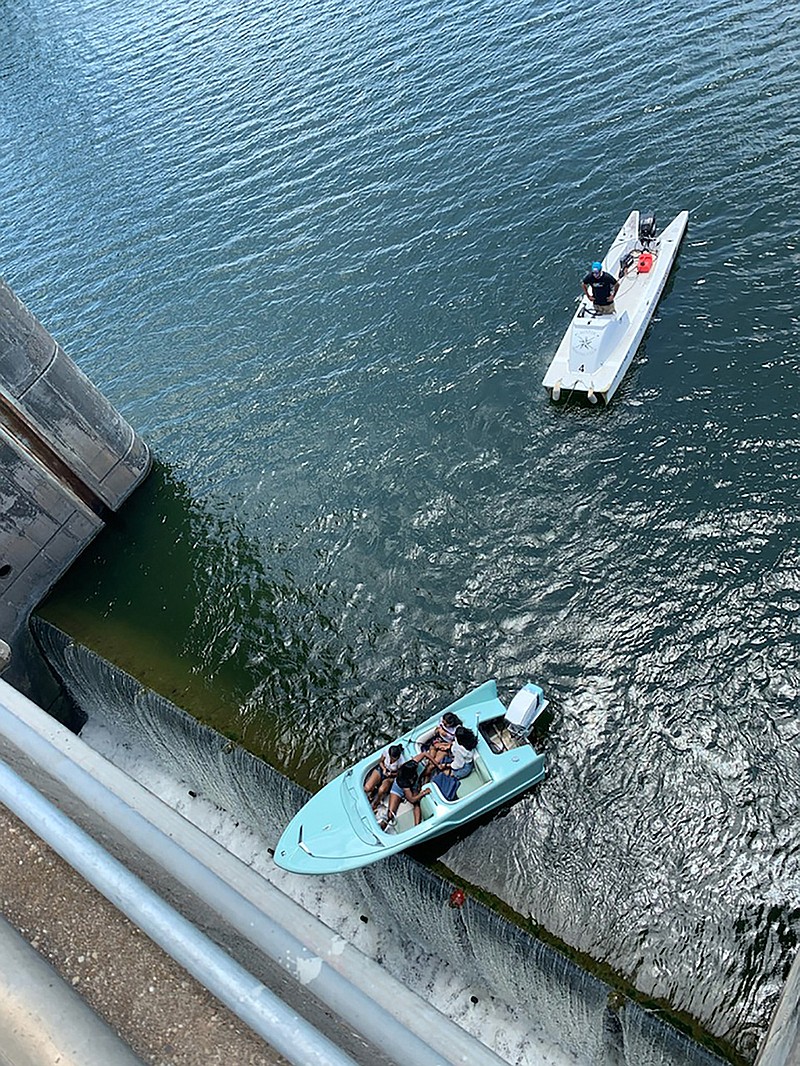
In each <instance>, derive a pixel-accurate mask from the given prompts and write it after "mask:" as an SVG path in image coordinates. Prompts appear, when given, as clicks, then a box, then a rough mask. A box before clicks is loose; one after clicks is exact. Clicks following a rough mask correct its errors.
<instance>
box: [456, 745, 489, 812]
mask: <svg viewBox="0 0 800 1066" xmlns="http://www.w3.org/2000/svg"><path fill="white" fill-rule="evenodd" d="M491 780H492V778H491V776H490V774H489V771H488V770H487V769H486V766H485V765H484V762H483V759H482V758H481V757H480V755H476V756H475V759H474V765H473V768H472V773H471V774H468V775H467V776H466V777H462V778H461V780H460V781H459V782H458V795H457V796H456V798H455V800H454V801H453V802H454V803H458V801H459V800H460V799H463V798H464V797H465V796H469V795H470V793H471V792H476V791H477V790H478V789H479V788H482V787H483V786H484V785H488V783H489V782H490V781H491Z"/></svg>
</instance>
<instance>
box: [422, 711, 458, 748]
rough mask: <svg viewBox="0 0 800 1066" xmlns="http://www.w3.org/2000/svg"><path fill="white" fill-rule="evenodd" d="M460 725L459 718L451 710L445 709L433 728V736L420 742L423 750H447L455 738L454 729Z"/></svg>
mask: <svg viewBox="0 0 800 1066" xmlns="http://www.w3.org/2000/svg"><path fill="white" fill-rule="evenodd" d="M460 725H461V719H460V718H459V717H458V715H457V714H454V713H453V712H452V711H445V712H444V714H443V715H442V717H441V718H440V719H439V724H438V725H437V726H436V729H435V730H434V733H433V736H432V737H430V738H429V739H428V740H426V741H425V742H424V743H422V744H420V751H423V752H430V751H433V752H437V751H438V752H448V751H449V750H450V745H451V744H452V743H453V741H454V740H455V736H456V729H458V727H459V726H460Z"/></svg>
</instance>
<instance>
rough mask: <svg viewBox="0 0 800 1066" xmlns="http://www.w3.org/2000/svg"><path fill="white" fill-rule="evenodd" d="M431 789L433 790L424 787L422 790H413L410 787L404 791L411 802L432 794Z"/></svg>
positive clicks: (416, 801) (417, 801)
mask: <svg viewBox="0 0 800 1066" xmlns="http://www.w3.org/2000/svg"><path fill="white" fill-rule="evenodd" d="M430 791H431V790H430V789H429V788H423V789H422V791H421V792H412V791H411V789H410V788H404V789H403V792H404V793H405V796H406V799H407V800H408V802H409V803H419V801H420V800H421V799H422V797H423V796H427V795H429V794H430Z"/></svg>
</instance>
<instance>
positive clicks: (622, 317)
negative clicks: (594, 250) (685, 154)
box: [542, 211, 689, 403]
mask: <svg viewBox="0 0 800 1066" xmlns="http://www.w3.org/2000/svg"><path fill="white" fill-rule="evenodd" d="M688 221H689V214H688V212H687V211H681V212H680V214H678V215H676V216H675V218H674V219H673V220H672V222H670V224H669V225H668V226H667V227H666V229H665V230H664V231H663V232H662V233H661V234H660V235H658V236H656V237H655V238H654V239H653V240H652V242H649V243H647V244H646V245H645V246H643V245H642V243H641V242H640V241H639V212H638V211H632V212H631V213H630V215H629V216H628V218H627V219H626V221H625V224H624V226H623V227H622V229H621V230H620V231H619V233H618V234H617V236H616V238H615V240H614V242H613V244H612V245H611V248H610V249H609V251H608V254H607V255H606V257H605V259H604V260H603V269H604V270H607V271H608V273H609V274H613V275H614V277H619V272H620V261H621V260H622V259H623V258H624V257H625V256H626V255H627V254H628V253H631V252H632V253H634V255H638V253H639V252H641V251H646V252H649V253H650V254H651V255H652V266H651V268H650V270H649V271H647V272H644V271H642V272H639V271H638V270H637V269H636V266H635V265H634V267H633V269H632V270H629V271H628V272H627V273H626V274H625V275H624V277H622V279H621V281H620V286H619V291H618V293H617V297H616V300H615V311H614V313H613V314H612V315H597V314H595V313H594V309H593V307H592V302H591V300H589V298H588V297H586V296H584V297H582V298H581V301H580V304H579V306H578V309H577V311H576V312H575V315H574V316H573V318H572V321H571V322H570V324H569V328H568V329H567V332H566V333H565V334H564V337H563V339H562V341H561V344H560V345H559V346H558V350H557V351H556V354H555V356H554V358H553V361H552V363H551V364H550V367H549V368H548V371H547V373H546V374H545V376H544V380H543V381H542V384H543V386H544V387H545V389H547V391H548V393H549V394H550V397H551V399H553V400H555V401H558V400H559V399H566V398H568V397H569V396H572V395H574V394H575V393H577V394H579V395H583V396H585V397H587V398H588V399H589V400H590V401H591V402H596V401H597V400H598V399H602V400H603V401H605V403H608V402H609V400H610V399H611V397H612V396H613V395H614V393H615V392H616V391H617V389H618V388H619V385H620V382H621V381H622V379H623V377H624V376H625V373H626V371H627V370H628V367H629V366H630V365H631V362H632V361H633V357H634V355H635V354H636V351H637V349H638V347H639V345H640V343H641V340H642V337H643V336H644V332H645V330H646V329H647V326H648V323H649V322H650V319H651V317H652V315H653V312H654V311H655V309H656V304H657V303H658V300H659V297H660V296H661V293H662V292H663V290H664V286H665V285H666V282H667V278H668V277H669V273H670V270H671V269H672V266H673V263H674V262H675V257H676V255H677V252H678V248H679V246H680V243H681V240H682V238H683V235H684V233H685V232H686V226H687V223H688Z"/></svg>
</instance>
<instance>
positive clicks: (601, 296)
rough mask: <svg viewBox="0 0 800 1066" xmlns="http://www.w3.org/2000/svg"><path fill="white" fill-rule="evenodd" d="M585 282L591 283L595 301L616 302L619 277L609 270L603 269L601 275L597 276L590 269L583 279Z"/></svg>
mask: <svg viewBox="0 0 800 1066" xmlns="http://www.w3.org/2000/svg"><path fill="white" fill-rule="evenodd" d="M583 284H584V285H591V287H592V300H593V302H594V303H596V304H610V303H613V302H614V286H615V285H616V284H617V279H616V278H615V277H614V276H613V275H611V274H609V273H608V272H607V271H605V270H603V271H601V273H600V276H599V277H595V276H594V274H593V273H592V272H591V271H589V273H588V274H587V275H586V277H585V278H584V279H583Z"/></svg>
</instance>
